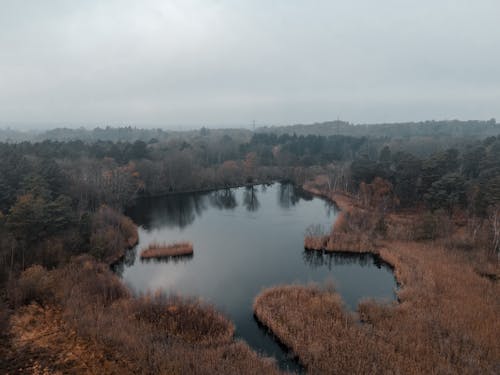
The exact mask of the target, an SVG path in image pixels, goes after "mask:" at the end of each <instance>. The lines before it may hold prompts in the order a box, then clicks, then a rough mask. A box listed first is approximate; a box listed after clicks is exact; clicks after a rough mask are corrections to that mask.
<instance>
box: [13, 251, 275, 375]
mask: <svg viewBox="0 0 500 375" xmlns="http://www.w3.org/2000/svg"><path fill="white" fill-rule="evenodd" d="M10 290H11V291H12V294H11V295H10V296H9V297H10V298H9V300H10V301H12V303H13V307H14V308H15V310H14V312H13V313H12V314H11V316H10V317H9V325H8V326H9V329H8V331H9V340H10V346H9V347H10V351H11V352H12V353H11V355H9V358H10V359H11V360H12V361H13V362H11V363H10V365H9V368H11V367H12V366H14V365H15V364H18V365H20V363H19V362H18V361H17V358H18V357H19V353H21V352H23V351H24V352H27V353H35V354H33V355H30V356H29V358H30V359H31V360H32V361H31V362H29V363H26V364H23V366H24V367H26V369H25V370H26V371H27V372H33V368H34V367H33V366H35V365H36V368H37V369H38V370H40V371H42V372H43V371H46V372H49V373H54V372H61V373H68V372H72V373H88V372H95V371H94V370H96V371H97V372H99V373H126V374H127V373H145V374H185V373H190V374H207V373H244V374H262V373H266V374H267V373H269V374H275V373H276V374H277V373H279V371H278V370H277V368H276V366H275V364H274V362H273V361H272V360H270V359H266V358H262V357H260V356H258V355H257V354H256V353H255V352H254V351H252V350H251V349H250V348H249V347H248V345H246V344H245V343H243V342H241V341H238V340H235V339H234V338H233V334H234V326H233V324H232V323H231V322H230V321H229V320H228V319H227V318H225V317H224V316H223V315H222V314H220V313H219V312H217V311H216V310H215V309H214V308H212V307H211V306H209V305H206V304H203V303H201V302H200V301H198V300H195V299H186V298H181V297H176V296H167V295H162V294H155V295H145V296H142V297H138V298H134V297H132V296H131V294H130V292H129V291H128V290H127V289H126V288H125V287H124V286H123V284H122V282H121V281H120V280H119V279H118V277H117V276H115V275H114V274H113V273H112V272H111V271H109V269H108V267H107V266H106V265H105V264H101V263H97V262H95V261H94V260H93V259H92V258H91V257H88V256H81V257H78V258H76V259H74V260H73V261H72V262H71V263H70V264H68V265H66V266H65V267H62V268H59V269H55V270H52V271H48V270H46V269H44V268H43V267H40V266H34V267H32V268H30V269H28V270H26V271H25V272H23V274H22V275H21V277H20V278H19V280H18V284H17V285H13V286H12V287H11V288H10ZM36 353H39V354H36ZM9 358H7V360H8V359H9ZM19 358H26V356H25V357H19ZM33 360H35V361H37V360H38V362H37V363H36V364H33V363H32V362H33ZM11 365H12V366H11ZM6 367H7V366H6Z"/></svg>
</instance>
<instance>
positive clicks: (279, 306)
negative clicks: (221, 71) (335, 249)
mask: <svg viewBox="0 0 500 375" xmlns="http://www.w3.org/2000/svg"><path fill="white" fill-rule="evenodd" d="M254 312H255V315H256V316H257V318H258V319H259V320H260V321H261V322H262V323H263V324H264V325H266V326H267V327H269V328H270V329H271V331H272V332H273V333H274V334H275V335H276V336H277V337H278V338H279V339H280V340H281V341H282V342H283V344H285V345H286V346H288V347H290V348H291V349H292V350H293V352H294V353H296V354H297V355H298V357H299V360H300V361H301V363H302V364H303V365H304V366H305V367H306V370H307V372H308V373H312V374H387V373H398V372H399V373H405V374H407V373H412V369H413V368H415V367H416V366H417V364H416V363H413V361H412V360H411V359H410V358H404V355H403V354H402V353H397V352H396V351H395V350H394V348H393V347H392V346H391V345H390V344H387V343H385V342H384V341H383V340H378V339H377V338H376V337H374V336H371V335H370V330H369V328H368V327H363V326H360V325H359V323H358V322H357V320H356V319H355V317H354V316H352V315H351V314H349V313H347V312H346V311H345V309H344V308H343V303H342V300H341V298H340V296H339V295H338V294H337V293H335V292H334V291H332V290H323V289H320V288H319V287H316V286H309V287H307V286H282V287H275V288H270V289H266V290H264V291H263V292H262V293H261V294H260V295H259V296H258V297H257V298H256V299H255V302H254Z"/></svg>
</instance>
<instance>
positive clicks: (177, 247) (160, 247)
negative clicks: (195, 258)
mask: <svg viewBox="0 0 500 375" xmlns="http://www.w3.org/2000/svg"><path fill="white" fill-rule="evenodd" d="M192 254H193V244H192V243H191V242H176V243H172V244H167V243H157V242H152V243H150V244H149V245H148V246H147V247H146V248H144V249H142V251H141V258H142V259H150V258H163V257H173V256H182V255H192Z"/></svg>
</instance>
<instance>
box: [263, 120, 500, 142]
mask: <svg viewBox="0 0 500 375" xmlns="http://www.w3.org/2000/svg"><path fill="white" fill-rule="evenodd" d="M256 131H257V132H259V133H273V134H277V135H281V134H294V133H295V134H297V135H309V134H312V135H323V136H329V135H337V134H340V135H349V136H369V137H389V138H395V137H398V138H400V137H401V138H404V137H457V138H463V137H472V138H486V137H489V136H496V135H498V134H500V124H498V123H497V122H496V120H495V119H491V120H488V121H477V120H471V121H459V120H449V121H423V122H404V123H390V124H371V125H367V124H359V125H355V124H351V123H349V122H345V121H329V122H321V123H314V124H309V125H304V124H297V125H289V126H270V127H267V126H266V127H261V128H258V129H257V130H256Z"/></svg>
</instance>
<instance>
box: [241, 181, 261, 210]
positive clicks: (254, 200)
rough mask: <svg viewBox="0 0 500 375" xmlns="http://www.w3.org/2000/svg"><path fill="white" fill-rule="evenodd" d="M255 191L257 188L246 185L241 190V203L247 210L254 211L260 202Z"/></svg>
mask: <svg viewBox="0 0 500 375" xmlns="http://www.w3.org/2000/svg"><path fill="white" fill-rule="evenodd" d="M257 191H258V189H257V187H256V186H248V187H246V188H245V191H244V192H243V205H244V206H245V208H246V209H247V211H250V212H254V211H257V210H258V209H259V207H260V202H259V198H258V197H257Z"/></svg>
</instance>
